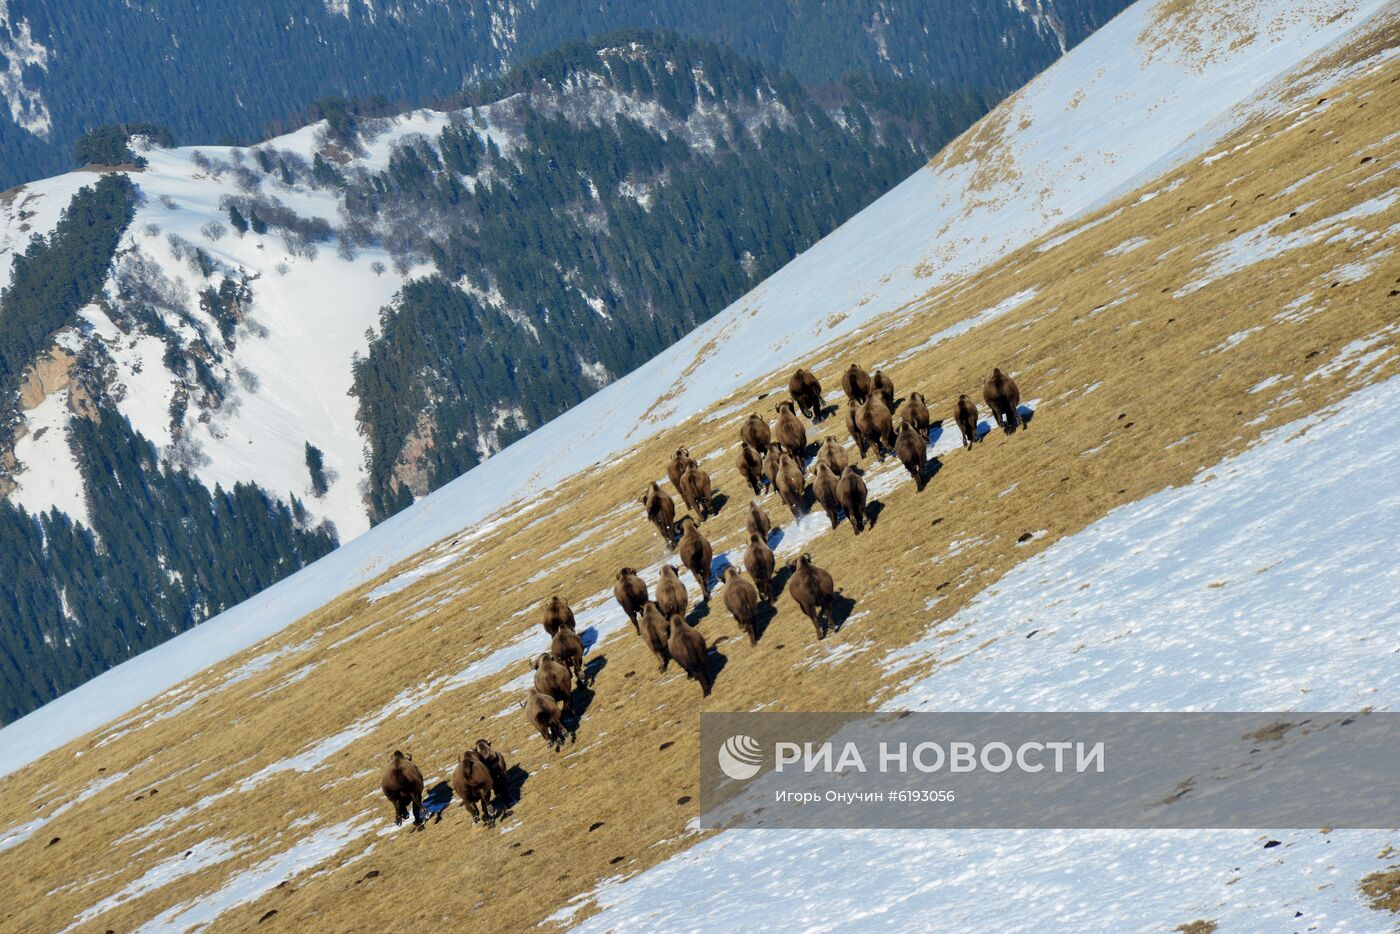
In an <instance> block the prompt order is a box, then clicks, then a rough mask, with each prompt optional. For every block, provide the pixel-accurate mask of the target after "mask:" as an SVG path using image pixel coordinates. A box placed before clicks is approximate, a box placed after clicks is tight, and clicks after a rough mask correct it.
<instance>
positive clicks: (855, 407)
mask: <svg viewBox="0 0 1400 934" xmlns="http://www.w3.org/2000/svg"><path fill="white" fill-rule="evenodd" d="M862 408H863V403H859V402H848V403H846V433H847V434H849V435H850V436H851V440H852V441H854V442H855V443H856V447H857V448H859V449H860V456H861V457H865V452H866V451H867V450H868V449H869V447H870V442H868V441H866V440H865V432H863V431H861V430H860V412H861V409H862Z"/></svg>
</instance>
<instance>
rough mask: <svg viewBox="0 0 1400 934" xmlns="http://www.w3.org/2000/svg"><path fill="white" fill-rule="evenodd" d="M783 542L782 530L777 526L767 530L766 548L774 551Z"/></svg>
mask: <svg viewBox="0 0 1400 934" xmlns="http://www.w3.org/2000/svg"><path fill="white" fill-rule="evenodd" d="M782 540H783V530H782V529H781V528H779V527H778V526H774V527H773V528H771V529H769V530H768V547H769V548H770V549H776V548H777V547H778V545H779V544H780V543H781V542H782Z"/></svg>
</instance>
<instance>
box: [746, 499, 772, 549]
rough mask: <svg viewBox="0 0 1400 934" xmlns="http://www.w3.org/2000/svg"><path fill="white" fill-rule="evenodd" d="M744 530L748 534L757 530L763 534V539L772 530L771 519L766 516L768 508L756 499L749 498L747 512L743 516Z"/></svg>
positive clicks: (765, 539)
mask: <svg viewBox="0 0 1400 934" xmlns="http://www.w3.org/2000/svg"><path fill="white" fill-rule="evenodd" d="M744 530H745V531H746V532H748V533H749V534H750V535H752V534H753V533H755V532H757V533H758V534H759V535H761V536H763V540H764V541H767V540H768V535H769V534H770V533H771V532H772V531H773V520H772V519H770V518H768V510H766V509H764V508H763V504H762V503H760V502H759V501H758V500H756V499H753V500H749V514H748V515H747V516H746V517H745V518H744Z"/></svg>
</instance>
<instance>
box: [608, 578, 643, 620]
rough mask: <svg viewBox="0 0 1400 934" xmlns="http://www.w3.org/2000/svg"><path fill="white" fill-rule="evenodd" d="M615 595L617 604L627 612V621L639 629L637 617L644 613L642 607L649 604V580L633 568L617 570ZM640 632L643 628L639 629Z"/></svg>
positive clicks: (614, 587) (614, 585)
mask: <svg viewBox="0 0 1400 934" xmlns="http://www.w3.org/2000/svg"><path fill="white" fill-rule="evenodd" d="M613 596H614V597H616V598H617V605H618V606H620V607H622V612H624V613H626V614H627V621H628V622H630V623H631V624H632V628H633V629H637V617H639V616H641V615H642V607H644V606H646V605H647V582H646V581H644V580H642V579H641V578H640V577H639V576H637V572H636V571H635V570H633V569H632V568H623V569H622V570H620V571H618V572H617V583H615V584H613ZM637 631H638V632H639V633H640V632H641V630H637Z"/></svg>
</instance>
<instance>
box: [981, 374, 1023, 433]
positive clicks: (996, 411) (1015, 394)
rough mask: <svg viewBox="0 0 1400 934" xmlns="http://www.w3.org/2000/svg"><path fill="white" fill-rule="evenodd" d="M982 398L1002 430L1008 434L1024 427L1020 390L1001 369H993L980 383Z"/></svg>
mask: <svg viewBox="0 0 1400 934" xmlns="http://www.w3.org/2000/svg"><path fill="white" fill-rule="evenodd" d="M982 398H983V399H984V400H985V401H986V403H987V408H989V409H991V410H992V418H994V419H996V422H997V427H998V428H1000V429H1001V430H1002V431H1004V432H1006V433H1007V434H1010V433H1011V432H1013V431H1015V430H1016V429H1017V428H1024V427H1025V425H1026V423H1025V421H1024V420H1023V419H1022V418H1021V390H1020V389H1019V388H1017V386H1016V381H1015V380H1014V379H1012V378H1011V377H1009V376H1007V375H1006V374H1005V373H1003V372H1002V371H1001V370H999V369H993V370H992V375H991V376H989V377H987V381H986V382H985V383H983V384H982Z"/></svg>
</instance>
